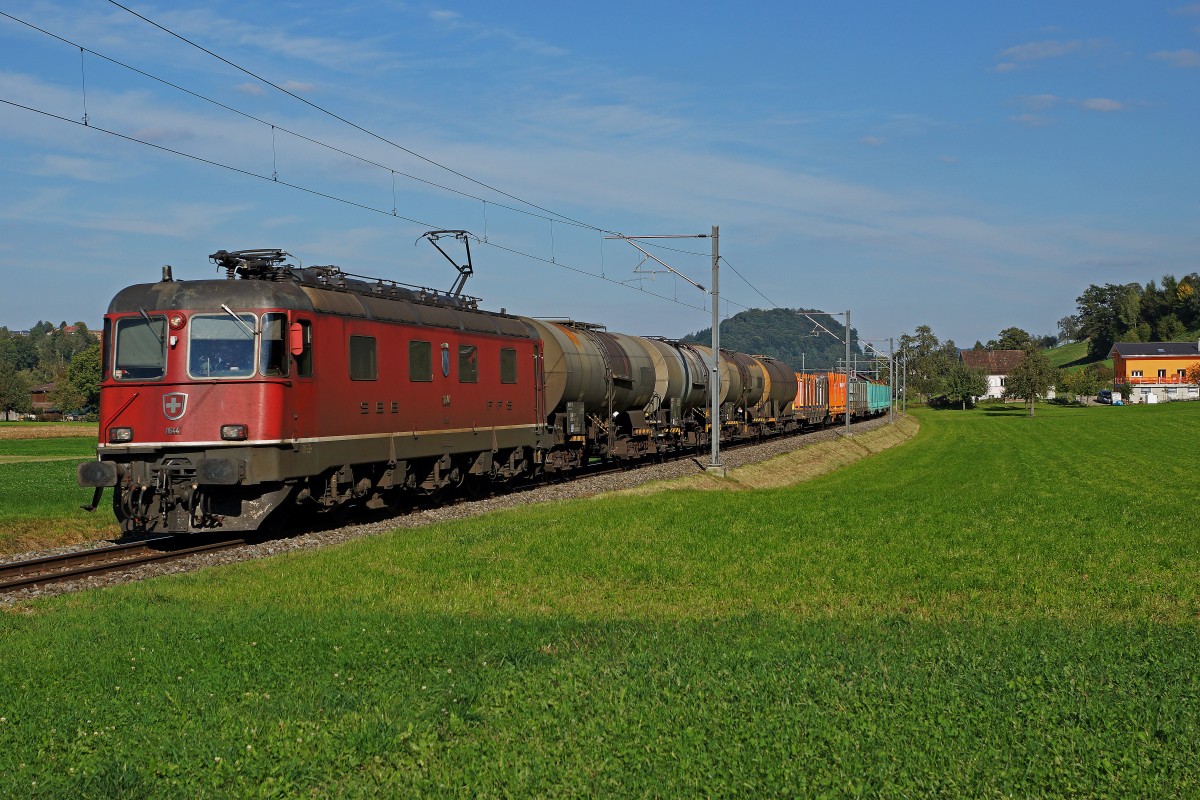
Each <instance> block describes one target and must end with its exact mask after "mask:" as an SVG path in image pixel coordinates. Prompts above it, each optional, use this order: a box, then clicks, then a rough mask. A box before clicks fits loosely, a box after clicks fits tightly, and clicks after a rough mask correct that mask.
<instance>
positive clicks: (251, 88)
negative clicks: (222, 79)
mask: <svg viewBox="0 0 1200 800" xmlns="http://www.w3.org/2000/svg"><path fill="white" fill-rule="evenodd" d="M233 88H234V91H237V92H241V93H242V94H248V95H250V96H251V97H265V96H266V94H267V90H266V89H264V88H263V86H262V84H261V83H239V84H238V85H237V86H234V87H233Z"/></svg>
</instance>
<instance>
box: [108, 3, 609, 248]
mask: <svg viewBox="0 0 1200 800" xmlns="http://www.w3.org/2000/svg"><path fill="white" fill-rule="evenodd" d="M108 2H110V3H112V4H113V5H114V6H116V7H117V8H120V9H122V10H123V11H127V12H128V13H130V14H132V15H133V16H135V17H137V18H138V19H140V20H142V21H143V22H145V23H147V24H148V25H152V26H153V27H155V28H158V29H159V30H160V31H162V32H163V33H166V34H168V35H170V36H173V37H175V38H176V39H178V40H180V41H181V42H184V43H185V44H188V45H190V46H192V47H194V48H196V49H197V50H200V51H201V52H204V53H207V54H208V55H210V56H212V57H213V58H215V59H217V60H218V61H221V62H222V63H224V64H228V65H229V66H231V67H233V68H234V69H236V70H238V71H239V72H242V73H245V74H246V75H249V76H250V77H252V78H254V79H255V80H257V81H261V82H262V83H265V84H266V85H268V86H270V87H271V88H272V89H275V90H276V91H279V92H282V93H283V94H286V95H287V96H289V97H291V98H293V99H295V100H299V101H300V102H301V103H304V104H305V105H307V106H309V107H310V108H313V109H315V110H317V111H320V112H321V113H322V114H326V115H327V116H330V117H333V118H334V119H336V120H338V121H339V122H342V123H344V124H346V125H349V126H350V127H352V128H354V129H355V130H357V131H360V132H362V133H365V134H367V135H368V136H370V137H372V138H375V139H378V140H379V141H381V142H383V143H385V144H388V145H391V146H392V147H395V148H397V149H398V150H401V151H403V152H405V153H408V154H409V155H411V156H413V157H414V158H419V159H421V160H422V161H424V162H426V163H428V164H432V165H433V166H435V167H438V168H439V169H443V170H445V171H447V172H449V173H450V174H452V175H456V176H458V177H460V178H462V179H463V180H466V181H470V182H471V183H474V184H475V185H477V186H482V187H483V188H485V189H488V190H489V191H493V192H495V193H497V194H500V195H503V196H504V197H507V198H509V199H510V200H515V201H516V202H518V203H521V204H523V205H527V206H529V207H530V208H536V209H537V210H538V211H542V212H545V213H547V214H550V215H551V216H553V217H555V218H556V219H559V220H561V221H565V222H570V223H572V224H574V225H578V226H580V227H583V228H590V229H592V230H595V231H601V232H603V233H612V232H613V231H607V230H605V229H603V228H598V227H596V226H595V225H590V224H588V223H586V222H581V221H579V220H577V219H574V218H572V217H569V216H567V215H565V214H559V213H558V212H557V211H552V210H550V209H548V208H544V207H543V206H539V205H538V204H537V203H532V202H530V201H528V200H523V199H521V198H520V197H517V196H516V195H514V194H509V193H508V192H506V191H504V190H502V189H498V188H496V187H495V186H492V185H490V184H487V183H484V182H483V181H480V180H477V179H475V178H472V177H471V176H469V175H465V174H463V173H462V172H459V171H458V170H456V169H454V168H452V167H448V166H446V165H445V164H442V163H440V162H438V161H435V160H433V159H432V158H429V157H427V156H423V155H421V154H420V153H418V152H416V151H415V150H410V149H409V148H407V147H405V146H404V145H401V144H398V143H396V142H394V141H392V140H391V139H388V138H387V137H385V136H381V135H380V134H378V133H375V132H374V131H371V130H368V129H367V128H364V127H363V126H361V125H359V124H357V123H355V122H351V121H350V120H348V119H346V118H345V117H342V116H340V115H338V114H336V113H334V112H333V111H330V110H329V109H327V108H324V107H322V106H319V105H317V104H316V103H314V102H312V101H311V100H307V99H306V98H304V97H301V96H300V95H298V94H296V93H295V92H291V91H289V90H287V89H285V88H283V87H282V86H280V85H279V84H277V83H275V82H273V81H271V80H268V79H267V78H264V77H262V76H261V75H259V74H257V73H255V72H252V71H251V70H248V69H246V68H245V67H243V66H241V65H239V64H235V63H234V62H232V61H230V60H229V59H227V58H225V57H224V56H220V55H218V54H216V53H214V52H213V51H212V50H209V49H208V48H206V47H204V46H203V45H200V44H197V43H196V42H193V41H192V40H191V39H188V38H187V37H185V36H182V35H181V34H178V33H176V32H175V31H173V30H171V29H170V28H167V27H165V26H163V25H160V24H159V23H157V22H155V21H154V20H152V19H149V18H148V17H144V16H142V15H141V14H139V13H138V12H136V11H134V10H133V9H131V8H129V7H128V6H124V5H121V4H120V3H118V2H117V0H108Z"/></svg>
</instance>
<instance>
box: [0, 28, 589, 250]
mask: <svg viewBox="0 0 1200 800" xmlns="http://www.w3.org/2000/svg"><path fill="white" fill-rule="evenodd" d="M0 16H3V17H6V18H8V19H10V20H12V21H13V22H17V23H20V24H21V25H24V26H26V27H28V28H30V29H32V30H35V31H37V32H38V33H41V34H44V35H46V36H49V37H50V38H52V39H57V40H58V41H60V42H62V43H63V44H67V45H70V46H71V47H77V48H79V51H80V53H81V54H82V53H88V54H90V55H93V56H95V57H97V58H101V59H103V60H105V61H107V62H109V63H110V64H113V65H115V66H118V67H121V68H123V69H127V70H129V71H130V72H133V73H136V74H138V75H141V76H142V77H144V78H148V79H150V80H152V81H156V82H158V83H161V84H163V85H164V86H169V87H170V88H172V89H174V90H176V91H178V92H183V93H184V94H187V95H190V96H191V97H195V98H196V99H198V100H203V101H204V102H206V103H211V104H212V105H214V106H217V107H218V108H221V109H224V110H225V111H228V112H230V113H232V114H236V115H238V116H240V117H244V118H245V119H248V120H251V121H253V122H257V123H258V124H260V125H262V126H264V127H269V128H270V129H271V133H272V135H274V133H275V132H276V131H279V132H282V133H286V134H289V135H291V136H295V137H296V138H297V139H301V140H303V141H306V142H308V143H309V144H314V145H317V146H318V147H323V148H325V149H326V150H330V151H332V152H334V153H338V154H339V155H343V156H347V157H349V158H353V159H355V160H357V161H360V162H362V163H363V164H369V165H370V166H372V167H377V168H379V169H380V170H384V171H386V172H389V173H390V174H391V175H392V176H393V178H394V177H395V176H396V175H400V176H402V177H404V178H408V179H409V180H412V181H416V182H418V183H423V184H425V185H426V186H432V187H434V188H436V189H441V190H443V191H446V192H450V193H451V194H456V195H459V196H460V197H465V198H468V199H470V200H475V201H478V202H480V203H485V204H486V203H488V202H491V204H492V205H494V206H497V207H498V208H503V209H505V210H507V211H513V212H515V213H517V214H524V215H526V216H530V217H534V218H536V219H544V220H556V221H558V222H565V221H564V220H562V219H559V218H558V217H550V216H546V215H544V214H536V213H534V212H532V211H528V210H526V209H523V208H518V207H516V206H510V205H507V204H505V203H497V202H495V201H488V200H487V199H486V198H483V197H479V196H477V195H473V194H470V193H469V192H464V191H462V190H461V189H455V188H453V187H450V186H445V185H443V184H440V183H437V182H435V181H431V180H428V179H426V178H421V177H418V176H416V175H412V174H410V173H407V172H404V171H402V170H398V169H394V168H392V167H389V166H387V165H386V164H380V163H378V162H376V161H372V160H371V159H369V158H367V157H365V156H360V155H358V154H357V153H352V152H350V151H348V150H343V149H342V148H340V147H337V146H336V145H332V144H329V143H328V142H323V141H321V140H319V139H314V138H312V137H310V136H306V135H304V134H302V133H298V132H296V131H293V130H291V129H289V128H285V127H284V126H282V125H279V124H277V123H273V122H270V121H268V120H265V119H261V118H260V117H256V116H255V115H253V114H251V113H249V112H247V111H243V110H241V109H239V108H236V107H235V106H231V105H228V104H227V103H223V102H221V101H220V100H216V99H214V98H212V97H209V96H207V95H204V94H201V93H200V92H196V91H193V90H191V89H188V88H187V87H186V86H180V85H179V84H177V83H174V82H172V81H169V80H167V79H166V78H162V77H159V76H158V75H154V74H153V73H150V72H146V71H145V70H142V69H138V68H137V67H135V66H132V65H130V64H126V63H125V62H123V61H120V60H119V59H116V58H113V57H112V56H108V55H105V54H104V53H100V52H97V51H95V50H92V49H90V48H88V47H85V46H83V45H81V44H79V43H78V42H74V41H71V40H70V39H67V38H64V37H62V36H59V35H58V34H56V33H53V32H51V31H48V30H45V29H44V28H40V27H38V26H37V25H34V24H33V23H31V22H27V21H26V20H23V19H20V18H18V17H14V16H13V15H12V14H9V13H7V12H5V11H0ZM81 57H82V55H81ZM86 89H87V85H86V79H85V82H84V91H85V95H84V97H85V106H84V122H85V124H86V122H87V107H86ZM273 145H274V142H273V141H272V146H273ZM567 224H571V225H575V226H576V227H582V228H586V229H588V230H599V229H598V228H594V227H593V226H591V225H583V224H580V223H574V222H568V223H567Z"/></svg>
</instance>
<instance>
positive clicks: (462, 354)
mask: <svg viewBox="0 0 1200 800" xmlns="http://www.w3.org/2000/svg"><path fill="white" fill-rule="evenodd" d="M458 382H459V383H479V348H478V347H476V346H475V345H473V344H460V345H459V346H458Z"/></svg>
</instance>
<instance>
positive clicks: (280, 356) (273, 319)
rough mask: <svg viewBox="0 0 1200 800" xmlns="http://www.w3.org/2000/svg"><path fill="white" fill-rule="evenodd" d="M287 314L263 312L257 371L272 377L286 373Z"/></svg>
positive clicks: (282, 375)
mask: <svg viewBox="0 0 1200 800" xmlns="http://www.w3.org/2000/svg"><path fill="white" fill-rule="evenodd" d="M287 334H288V321H287V314H263V318H262V345H261V347H260V348H259V354H258V371H259V372H261V373H262V374H263V375H266V376H267V377H272V378H279V377H285V376H286V375H287V374H288V361H289V359H288V341H287Z"/></svg>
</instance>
